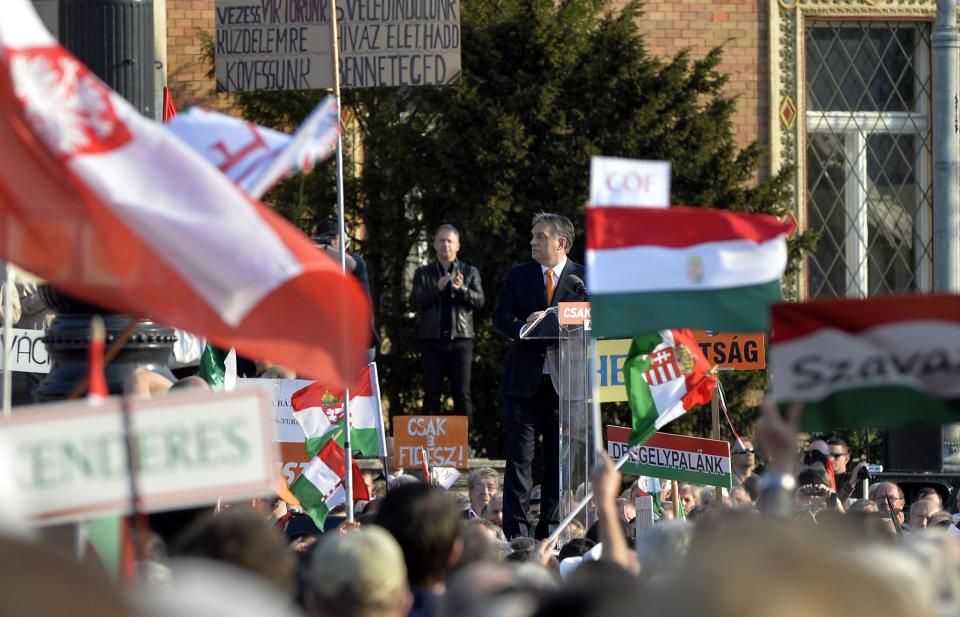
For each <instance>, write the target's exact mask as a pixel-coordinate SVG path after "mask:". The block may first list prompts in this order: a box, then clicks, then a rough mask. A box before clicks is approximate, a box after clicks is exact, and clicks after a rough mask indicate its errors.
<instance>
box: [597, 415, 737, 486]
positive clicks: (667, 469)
mask: <svg viewBox="0 0 960 617" xmlns="http://www.w3.org/2000/svg"><path fill="white" fill-rule="evenodd" d="M629 439H630V429H629V428H627V427H625V426H608V427H607V453H609V454H610V456H611V458H613V459H619V458H620V457H621V456H623V453H624V452H626V451H627V450H628V449H629V445H628V444H627V441H628V440H629ZM620 471H621V472H623V473H624V474H627V475H632V476H650V477H654V478H663V479H667V480H676V481H678V482H691V483H694V484H706V485H708V486H719V487H721V488H730V484H731V482H730V444H728V443H727V442H725V441H718V440H716V439H703V438H701V437H686V436H684V435H671V434H670V433H654V434H653V437H651V438H650V439H648V440H647V441H645V442H644V443H643V444H641V445H640V446H639V447H638V448H637V451H636V453H634V454H633V455H632V456H631V457H630V460H629V461H627V462H626V463H624V465H623V467H622V468H621V470H620Z"/></svg>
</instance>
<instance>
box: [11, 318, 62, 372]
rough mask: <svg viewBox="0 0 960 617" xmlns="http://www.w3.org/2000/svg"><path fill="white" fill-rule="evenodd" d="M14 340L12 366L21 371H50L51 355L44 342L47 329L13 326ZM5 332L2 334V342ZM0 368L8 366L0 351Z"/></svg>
mask: <svg viewBox="0 0 960 617" xmlns="http://www.w3.org/2000/svg"><path fill="white" fill-rule="evenodd" d="M12 330H13V341H12V343H11V344H10V368H11V369H12V370H13V371H15V372H20V373H49V372H50V356H48V355H47V346H46V345H45V344H44V343H43V340H42V339H43V337H44V336H46V334H47V333H46V331H45V330H24V329H22V328H13V329H12ZM2 342H3V334H0V344H2ZM0 368H6V363H5V362H3V354H2V353H0Z"/></svg>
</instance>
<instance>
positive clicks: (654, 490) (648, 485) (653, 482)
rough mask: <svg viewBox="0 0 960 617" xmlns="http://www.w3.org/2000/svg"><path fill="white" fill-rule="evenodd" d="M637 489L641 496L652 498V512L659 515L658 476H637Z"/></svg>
mask: <svg viewBox="0 0 960 617" xmlns="http://www.w3.org/2000/svg"><path fill="white" fill-rule="evenodd" d="M637 491H638V492H639V493H640V496H641V497H644V496H650V497H651V498H652V499H653V514H654V516H656V517H659V516H660V510H661V500H660V494H661V490H660V478H651V477H648V476H640V477H639V478H637Z"/></svg>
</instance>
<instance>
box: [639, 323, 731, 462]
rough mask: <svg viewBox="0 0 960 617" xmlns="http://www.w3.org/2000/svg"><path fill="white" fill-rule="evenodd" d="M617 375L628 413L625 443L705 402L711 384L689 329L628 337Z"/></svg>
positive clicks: (714, 382) (706, 363)
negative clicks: (630, 340)
mask: <svg viewBox="0 0 960 617" xmlns="http://www.w3.org/2000/svg"><path fill="white" fill-rule="evenodd" d="M623 376H624V381H625V383H626V387H627V401H628V402H629V404H630V411H631V412H632V415H633V432H632V433H631V434H630V445H631V446H635V445H637V444H639V443H643V442H644V441H646V440H647V439H649V438H650V436H651V435H653V434H654V433H655V432H656V431H657V430H659V429H660V428H662V427H663V426H665V425H666V424H667V423H668V422H671V421H672V420H675V419H676V418H678V417H680V416H682V415H683V414H685V413H686V412H687V411H689V410H691V409H693V408H694V407H697V406H699V405H703V404H705V403H708V402H710V399H711V397H712V396H713V391H714V390H715V389H716V387H717V378H716V375H714V374H713V373H712V372H711V364H710V362H709V361H708V360H707V359H706V357H705V356H704V355H703V352H702V351H701V350H700V346H699V345H697V342H696V339H694V337H693V333H692V332H690V331H689V330H660V331H659V332H656V333H653V334H647V335H643V336H638V337H636V338H634V339H633V343H632V344H631V345H630V352H629V353H628V354H627V359H626V361H625V362H624V365H623Z"/></svg>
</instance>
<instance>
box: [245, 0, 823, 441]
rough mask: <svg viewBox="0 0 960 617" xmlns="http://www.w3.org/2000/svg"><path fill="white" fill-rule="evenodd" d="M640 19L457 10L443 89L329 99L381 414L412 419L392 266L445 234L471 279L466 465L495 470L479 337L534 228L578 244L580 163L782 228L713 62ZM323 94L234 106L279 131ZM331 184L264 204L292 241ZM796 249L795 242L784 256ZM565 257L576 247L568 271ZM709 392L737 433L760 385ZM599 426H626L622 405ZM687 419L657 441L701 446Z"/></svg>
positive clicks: (325, 212)
mask: <svg viewBox="0 0 960 617" xmlns="http://www.w3.org/2000/svg"><path fill="white" fill-rule="evenodd" d="M640 15H641V13H640V4H639V2H637V1H633V2H630V3H628V4H627V5H626V6H625V7H623V8H622V9H620V10H619V11H607V10H605V9H604V8H603V4H602V3H600V2H598V1H596V0H565V1H564V2H560V3H557V2H555V1H554V0H463V2H462V18H461V29H462V36H461V42H462V71H463V72H462V78H461V81H460V83H459V84H458V85H456V86H447V87H436V88H418V89H414V88H393V89H378V90H353V91H345V92H344V96H343V102H344V106H345V108H346V109H348V110H349V112H350V117H351V118H352V120H353V121H354V122H353V123H352V124H353V126H354V127H355V129H356V134H357V135H358V136H359V139H360V142H361V143H362V145H363V147H362V152H363V158H362V166H360V165H358V166H354V165H353V164H352V163H353V161H350V160H348V165H347V167H348V168H349V169H358V171H357V173H356V174H355V175H353V176H351V177H350V178H349V181H348V191H347V193H348V198H347V209H348V211H349V213H350V218H351V220H352V222H353V223H354V224H358V223H362V224H363V228H364V231H365V234H364V237H363V239H361V240H359V241H358V242H357V243H356V244H355V245H354V246H355V247H357V246H359V251H360V252H361V253H362V254H363V255H364V257H365V258H366V259H367V261H368V264H369V270H370V283H371V288H372V292H373V295H374V303H375V305H376V317H377V323H378V324H379V327H380V328H381V332H382V334H383V337H384V347H383V353H382V356H381V359H380V364H381V375H382V378H381V379H382V381H383V386H382V391H383V392H385V393H386V396H387V398H388V400H389V404H390V409H391V413H392V414H397V413H410V412H415V411H416V410H418V409H419V405H420V397H421V388H420V383H419V379H416V378H413V376H416V375H418V374H419V353H418V350H417V342H416V339H415V336H416V335H415V322H414V317H413V315H411V314H410V313H409V310H408V308H407V305H406V294H407V293H408V289H409V287H408V277H409V274H410V263H409V260H408V256H410V255H411V254H412V252H413V251H414V250H415V248H416V247H417V246H418V245H420V246H422V243H423V242H424V240H428V239H429V238H430V236H431V234H432V230H433V229H434V228H435V227H436V226H438V225H439V224H441V223H445V222H450V223H453V224H454V225H456V226H457V227H458V228H459V229H460V230H461V233H462V238H461V240H462V250H461V257H462V258H463V259H464V260H465V261H468V262H470V263H472V264H474V265H476V266H477V267H478V268H479V269H480V272H481V273H482V276H483V282H484V291H485V292H486V295H487V298H488V300H487V304H486V306H485V307H484V308H483V310H482V311H481V312H480V314H479V315H477V320H478V322H477V323H478V325H479V331H478V338H477V340H476V343H475V363H474V370H473V379H474V385H473V393H474V400H475V406H476V417H477V422H476V429H477V430H476V431H475V434H474V436H473V439H474V445H475V446H476V447H478V448H479V450H480V451H481V452H485V453H487V454H490V455H496V456H502V455H503V437H502V435H503V433H502V425H501V409H502V407H501V406H502V402H501V399H500V397H499V394H498V387H499V380H500V372H501V367H502V364H503V360H504V357H505V354H506V348H507V341H506V340H504V339H502V337H499V336H498V335H496V334H495V333H494V332H493V331H492V328H491V327H490V315H491V312H492V309H493V306H494V303H495V300H496V297H497V293H498V290H499V288H500V284H501V281H502V278H503V275H504V274H505V272H506V270H507V268H508V267H509V266H510V265H512V264H514V263H518V262H522V261H525V260H527V259H529V247H528V241H529V230H530V220H531V217H532V215H533V214H534V213H536V212H538V211H540V210H545V211H552V212H558V213H561V214H564V215H566V216H568V217H570V218H571V219H572V220H573V221H574V223H575V224H576V225H577V227H578V229H579V230H581V236H580V238H581V239H582V229H583V211H584V202H585V200H586V197H587V194H588V174H589V160H590V157H591V156H592V155H596V154H603V155H608V156H623V157H631V158H642V159H659V160H667V161H670V162H671V164H672V169H673V180H672V191H673V201H674V203H684V204H691V205H698V206H712V207H717V208H724V209H730V210H736V211H744V212H765V213H770V214H775V215H784V214H786V213H787V210H788V207H789V196H790V191H791V189H790V186H789V175H788V170H783V171H781V172H780V173H779V174H778V175H776V176H773V177H771V178H768V179H765V180H763V181H761V182H757V181H756V176H757V170H758V167H759V164H760V160H761V156H762V149H761V147H760V146H759V145H758V144H756V143H754V144H751V145H749V146H748V147H746V148H743V149H740V148H738V147H737V145H736V143H735V141H734V138H733V125H732V120H731V117H732V113H733V111H734V109H735V104H736V102H735V100H734V99H732V98H730V97H729V96H726V95H725V94H724V86H725V84H726V82H727V76H726V75H723V74H721V73H720V72H719V71H718V66H719V63H720V60H721V57H722V50H721V49H719V48H718V49H714V50H713V51H711V52H710V53H708V54H707V55H706V56H704V57H703V58H692V57H691V56H690V54H689V53H687V52H682V53H680V54H678V55H676V56H675V57H673V58H671V59H669V60H661V59H659V58H656V57H654V56H652V55H651V54H649V53H648V51H647V49H646V47H645V45H644V42H643V38H642V36H641V35H640V32H639V30H638V22H639V19H640ZM322 94H324V93H271V94H244V95H240V96H239V97H238V102H239V104H240V106H241V108H242V110H243V113H244V115H245V116H246V117H247V118H249V119H251V120H254V121H256V122H261V123H264V124H267V125H271V126H280V127H288V126H290V125H293V124H296V123H297V122H299V120H300V119H302V118H303V116H305V115H306V113H308V111H309V109H310V108H311V107H312V106H313V105H314V104H315V103H316V102H317V101H318V100H319V98H320V96H321V95H322ZM349 158H350V157H348V159H349ZM332 175H333V166H332V164H328V165H325V166H324V167H323V168H321V169H319V170H317V171H315V172H314V173H313V174H309V175H308V176H305V177H298V178H293V179H292V180H290V181H288V182H286V183H284V184H283V185H281V186H280V187H278V188H277V189H276V190H275V191H273V192H272V193H271V194H270V195H269V196H268V200H269V201H271V202H272V203H274V204H275V205H276V206H277V207H278V209H279V210H280V211H281V212H283V213H284V214H285V215H287V216H288V217H290V218H291V219H292V220H294V221H297V222H298V223H300V224H301V225H303V226H304V228H308V227H309V226H310V225H311V224H312V223H313V222H314V221H315V220H316V219H318V218H323V217H325V216H329V215H330V214H331V213H332V212H333V205H334V197H333V192H332V188H333V181H332ZM353 229H358V227H357V226H354V227H353ZM808 241H809V238H806V237H803V238H801V239H800V241H794V242H793V243H792V251H793V253H794V255H796V254H797V253H798V251H799V250H800V249H801V247H802V245H803V244H804V243H807V242H808ZM582 255H583V242H582V240H581V241H579V242H577V243H575V246H574V250H573V253H572V257H573V259H575V260H576V261H582ZM725 381H726V382H727V391H728V393H729V394H730V397H729V398H730V405H731V408H732V410H733V411H734V417H735V418H736V421H737V422H740V423H745V422H746V421H748V420H749V419H750V418H749V417H747V416H749V414H750V410H749V408H748V406H747V405H746V404H745V403H744V400H743V396H744V393H746V392H748V391H751V390H757V389H762V388H763V387H764V385H765V377H764V374H762V373H759V374H737V375H731V376H729V377H726V376H725ZM608 414H609V415H611V416H612V419H613V418H619V420H620V421H626V420H627V419H628V418H629V415H628V414H627V413H626V412H625V409H624V408H623V406H620V407H619V408H618V407H612V408H611V409H610V410H608ZM704 421H706V423H707V426H709V414H703V413H699V414H693V415H691V416H690V417H689V418H688V419H686V420H682V421H679V422H678V423H675V425H674V426H673V427H672V428H673V429H674V430H676V429H681V430H689V431H693V432H694V433H695V434H704V430H703V426H702V425H703V422H704Z"/></svg>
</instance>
